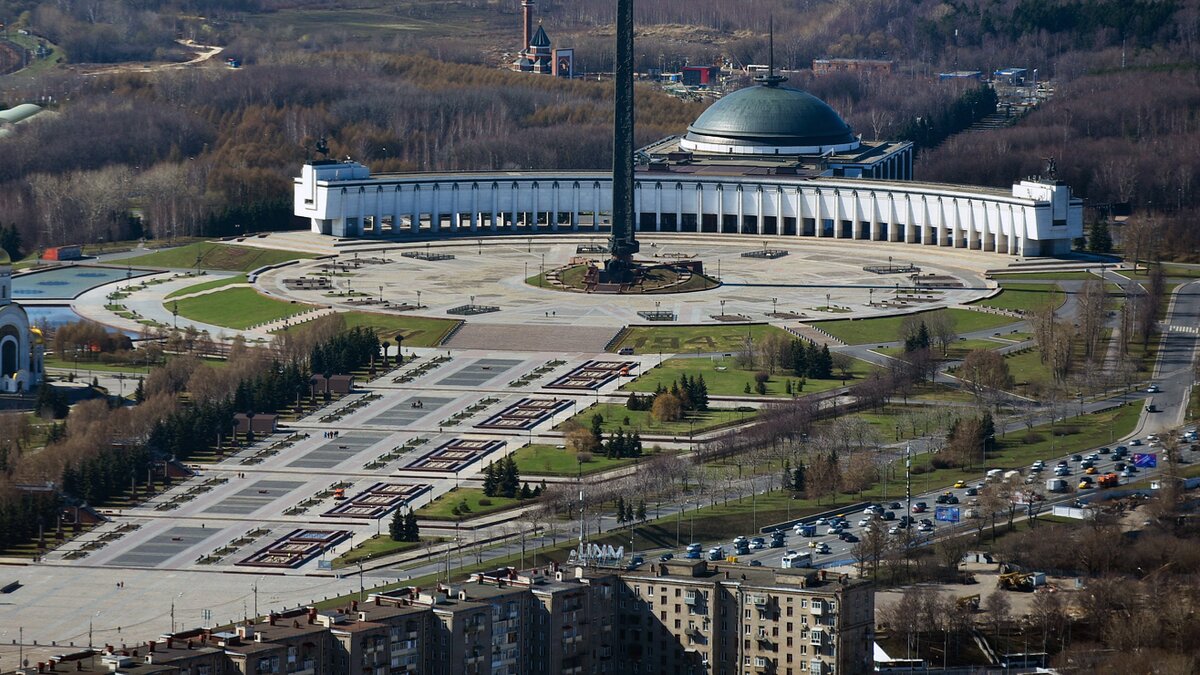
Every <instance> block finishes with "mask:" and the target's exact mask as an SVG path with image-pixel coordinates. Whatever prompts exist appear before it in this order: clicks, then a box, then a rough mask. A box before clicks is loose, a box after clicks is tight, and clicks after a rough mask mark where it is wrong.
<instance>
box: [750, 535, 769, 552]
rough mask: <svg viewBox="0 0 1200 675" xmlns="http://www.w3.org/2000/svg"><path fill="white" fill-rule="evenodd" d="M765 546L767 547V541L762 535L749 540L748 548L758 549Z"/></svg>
mask: <svg viewBox="0 0 1200 675" xmlns="http://www.w3.org/2000/svg"><path fill="white" fill-rule="evenodd" d="M766 547H767V541H766V540H765V539H763V538H762V537H755V538H753V539H751V540H750V548H752V549H754V550H756V551H757V550H760V549H764V548H766Z"/></svg>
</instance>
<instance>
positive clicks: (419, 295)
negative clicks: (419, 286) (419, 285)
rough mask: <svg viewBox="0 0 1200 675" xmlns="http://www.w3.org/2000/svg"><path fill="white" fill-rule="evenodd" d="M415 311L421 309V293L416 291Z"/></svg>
mask: <svg viewBox="0 0 1200 675" xmlns="http://www.w3.org/2000/svg"><path fill="white" fill-rule="evenodd" d="M417 309H421V291H417Z"/></svg>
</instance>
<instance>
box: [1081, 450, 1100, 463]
mask: <svg viewBox="0 0 1200 675" xmlns="http://www.w3.org/2000/svg"><path fill="white" fill-rule="evenodd" d="M1084 459H1088V460H1091V461H1093V462H1099V461H1100V453H1098V452H1090V453H1088V456H1087V457H1084Z"/></svg>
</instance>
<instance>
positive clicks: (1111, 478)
mask: <svg viewBox="0 0 1200 675" xmlns="http://www.w3.org/2000/svg"><path fill="white" fill-rule="evenodd" d="M1099 482H1100V487H1102V488H1110V487H1117V486H1118V485H1120V484H1121V478H1120V476H1118V475H1117V474H1115V473H1106V474H1104V475H1103V476H1100V481H1099Z"/></svg>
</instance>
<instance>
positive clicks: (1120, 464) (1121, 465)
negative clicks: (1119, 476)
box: [1113, 462, 1125, 471]
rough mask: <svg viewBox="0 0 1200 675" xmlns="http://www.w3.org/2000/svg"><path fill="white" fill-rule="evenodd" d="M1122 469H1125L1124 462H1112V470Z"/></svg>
mask: <svg viewBox="0 0 1200 675" xmlns="http://www.w3.org/2000/svg"><path fill="white" fill-rule="evenodd" d="M1124 470H1125V462H1117V463H1116V464H1113V471H1124Z"/></svg>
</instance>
